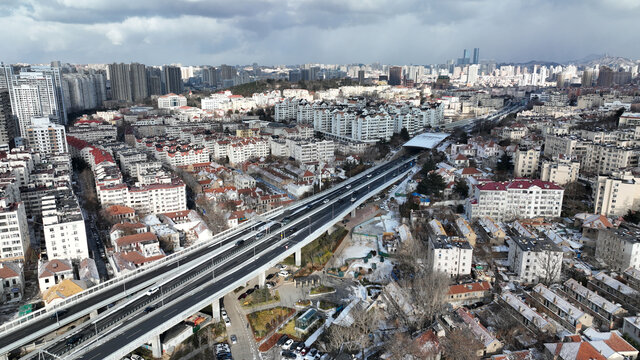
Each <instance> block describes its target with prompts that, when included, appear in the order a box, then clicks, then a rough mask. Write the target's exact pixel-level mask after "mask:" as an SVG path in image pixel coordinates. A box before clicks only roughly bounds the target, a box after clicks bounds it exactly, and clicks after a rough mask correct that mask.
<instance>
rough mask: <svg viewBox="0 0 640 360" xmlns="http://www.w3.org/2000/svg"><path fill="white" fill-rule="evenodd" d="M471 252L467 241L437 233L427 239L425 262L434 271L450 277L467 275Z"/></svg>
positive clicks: (469, 269)
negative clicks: (437, 234) (435, 235)
mask: <svg viewBox="0 0 640 360" xmlns="http://www.w3.org/2000/svg"><path fill="white" fill-rule="evenodd" d="M440 226H442V225H440ZM442 231H444V230H442ZM472 254H473V248H472V247H471V245H470V244H469V242H468V241H466V240H462V239H460V238H454V237H447V236H444V235H439V236H437V237H432V238H430V239H429V245H428V255H427V263H428V264H429V266H431V267H432V268H433V270H434V271H439V272H443V273H445V274H447V275H449V276H450V277H457V276H462V275H469V274H471V260H472V259H471V258H472Z"/></svg>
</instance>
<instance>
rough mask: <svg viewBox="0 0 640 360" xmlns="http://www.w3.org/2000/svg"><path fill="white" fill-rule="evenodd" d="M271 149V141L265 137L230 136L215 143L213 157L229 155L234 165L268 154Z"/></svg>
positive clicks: (221, 157)
mask: <svg viewBox="0 0 640 360" xmlns="http://www.w3.org/2000/svg"><path fill="white" fill-rule="evenodd" d="M270 150H271V146H270V144H269V141H268V140H266V139H263V138H258V137H255V138H235V137H234V138H228V139H226V140H221V141H217V142H215V143H214V144H213V152H212V154H211V155H212V158H213V159H216V160H218V159H224V158H225V157H229V163H230V164H231V165H232V166H235V165H237V164H240V163H243V162H245V161H247V160H249V159H252V158H260V157H264V156H268V155H269V153H270Z"/></svg>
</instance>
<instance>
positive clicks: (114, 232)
mask: <svg viewBox="0 0 640 360" xmlns="http://www.w3.org/2000/svg"><path fill="white" fill-rule="evenodd" d="M146 231H147V226H146V225H145V224H142V223H139V222H137V223H130V222H123V223H119V224H115V225H113V226H112V227H111V232H110V233H109V238H110V239H111V243H112V244H115V241H116V240H117V239H119V238H121V237H123V236H126V235H133V234H140V233H143V232H146Z"/></svg>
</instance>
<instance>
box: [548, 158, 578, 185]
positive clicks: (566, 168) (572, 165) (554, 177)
mask: <svg viewBox="0 0 640 360" xmlns="http://www.w3.org/2000/svg"><path fill="white" fill-rule="evenodd" d="M579 174H580V162H578V161H575V160H572V159H571V158H567V157H565V156H563V155H558V156H556V157H555V158H554V159H553V160H543V161H542V164H541V166H540V180H542V181H550V182H552V183H554V184H558V185H565V184H568V183H570V182H575V181H577V180H578V175H579Z"/></svg>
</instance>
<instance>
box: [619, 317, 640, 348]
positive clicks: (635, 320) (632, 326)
mask: <svg viewBox="0 0 640 360" xmlns="http://www.w3.org/2000/svg"><path fill="white" fill-rule="evenodd" d="M622 333H623V334H625V335H627V336H628V337H630V338H631V340H633V341H635V342H636V344H640V316H628V317H626V318H624V321H623V322H622Z"/></svg>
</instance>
